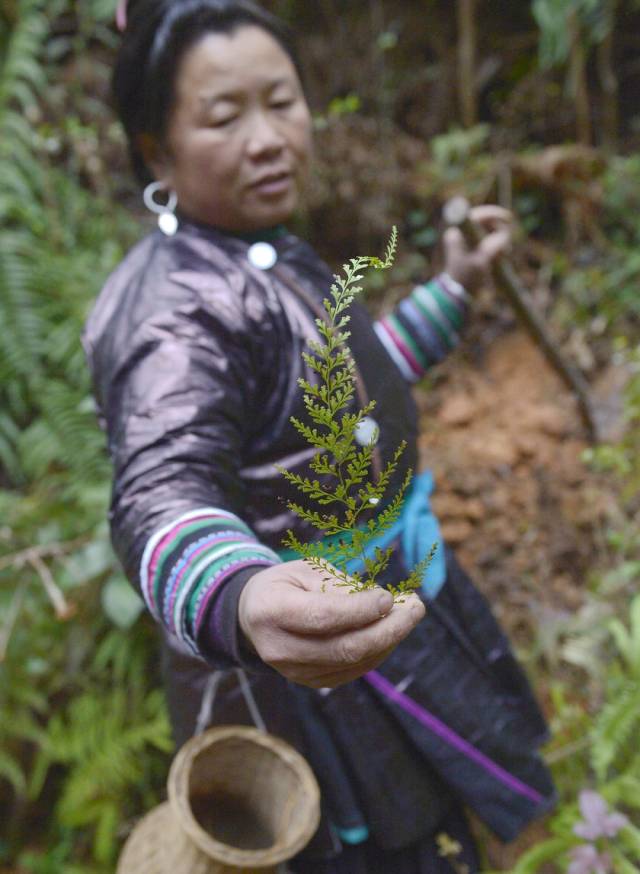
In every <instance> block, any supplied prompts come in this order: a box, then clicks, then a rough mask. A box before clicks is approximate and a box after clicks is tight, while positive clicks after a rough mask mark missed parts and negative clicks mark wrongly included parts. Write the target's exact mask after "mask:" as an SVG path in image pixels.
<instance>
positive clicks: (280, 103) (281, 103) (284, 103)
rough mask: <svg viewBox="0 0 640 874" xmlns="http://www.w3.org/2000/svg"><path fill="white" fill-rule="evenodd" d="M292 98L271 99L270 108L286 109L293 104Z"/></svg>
mask: <svg viewBox="0 0 640 874" xmlns="http://www.w3.org/2000/svg"><path fill="white" fill-rule="evenodd" d="M293 103H294V101H293V100H289V99H287V100H273V101H272V102H271V108H272V109H288V108H289V107H290V106H293Z"/></svg>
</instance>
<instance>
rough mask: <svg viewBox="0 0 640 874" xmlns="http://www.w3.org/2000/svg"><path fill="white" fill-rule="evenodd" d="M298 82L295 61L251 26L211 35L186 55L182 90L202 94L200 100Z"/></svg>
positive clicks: (179, 76)
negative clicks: (248, 89)
mask: <svg viewBox="0 0 640 874" xmlns="http://www.w3.org/2000/svg"><path fill="white" fill-rule="evenodd" d="M292 80H293V81H297V73H296V70H295V67H294V65H293V62H292V61H291V59H290V58H289V56H288V55H287V53H286V52H285V51H284V50H283V49H282V47H281V46H280V45H279V44H278V42H277V41H276V40H275V39H274V38H273V37H272V36H271V35H270V34H269V33H267V32H266V31H264V30H262V29H261V28H259V27H255V26H253V25H247V26H243V27H240V28H238V29H237V30H234V31H233V32H232V33H228V34H227V33H207V34H205V35H204V36H203V37H202V38H201V39H200V40H198V42H197V43H196V44H195V45H194V46H192V47H191V48H190V49H189V50H188V51H187V52H186V54H185V56H184V58H183V59H182V63H181V65H180V71H179V74H178V81H177V85H178V91H182V92H185V93H187V92H190V96H194V92H193V90H192V89H193V88H194V87H195V88H198V89H202V90H199V91H198V95H197V97H198V99H205V100H211V99H216V98H219V97H221V96H225V95H234V94H236V93H238V91H243V90H245V89H247V88H270V87H276V86H277V85H278V84H280V83H282V82H290V81H292Z"/></svg>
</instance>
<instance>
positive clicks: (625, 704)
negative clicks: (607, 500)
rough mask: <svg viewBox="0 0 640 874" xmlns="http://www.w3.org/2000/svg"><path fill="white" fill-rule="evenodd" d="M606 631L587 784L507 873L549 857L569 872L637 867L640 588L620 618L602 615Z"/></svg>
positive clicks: (628, 873) (628, 871) (520, 873)
mask: <svg viewBox="0 0 640 874" xmlns="http://www.w3.org/2000/svg"><path fill="white" fill-rule="evenodd" d="M608 633H609V636H610V639H611V642H612V644H613V647H614V658H613V659H612V660H611V662H610V664H609V666H608V670H607V674H606V682H605V691H604V696H605V699H604V703H603V706H602V708H601V709H600V710H599V712H598V713H597V714H596V715H595V717H594V719H593V722H592V724H591V727H590V728H589V729H587V732H588V733H587V736H586V737H585V741H586V744H585V745H584V748H585V750H586V762H585V764H586V771H585V780H586V783H587V786H589V787H590V788H587V787H586V786H585V787H583V789H582V790H581V791H580V792H579V794H578V798H575V799H572V800H568V801H566V802H565V803H563V804H562V805H561V806H560V808H559V810H558V812H557V813H556V814H555V816H554V817H553V818H552V820H551V822H550V831H551V833H552V837H550V838H549V839H548V840H545V841H542V842H541V843H539V844H538V845H537V846H536V847H534V848H533V849H532V850H530V851H529V852H527V853H525V854H524V855H523V856H522V857H521V858H520V859H519V860H518V862H517V863H516V865H515V866H514V868H513V872H512V874H535V872H538V871H541V870H543V866H545V865H548V864H550V863H551V862H554V863H555V864H556V866H558V865H559V867H557V868H556V870H559V871H569V872H571V874H589V872H590V871H603V872H612V874H613V872H615V874H632V872H637V871H638V870H640V750H639V749H638V741H637V738H638V733H639V732H640V595H636V597H635V598H634V599H633V601H632V602H631V606H630V611H629V618H628V621H627V622H626V623H624V622H622V621H620V620H619V619H612V620H610V621H609V622H608ZM598 866H599V867H598Z"/></svg>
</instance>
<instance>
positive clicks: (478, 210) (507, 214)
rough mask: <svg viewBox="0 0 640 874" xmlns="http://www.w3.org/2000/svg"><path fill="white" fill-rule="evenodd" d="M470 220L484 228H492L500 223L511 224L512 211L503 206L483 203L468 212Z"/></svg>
mask: <svg viewBox="0 0 640 874" xmlns="http://www.w3.org/2000/svg"><path fill="white" fill-rule="evenodd" d="M469 218H470V219H471V221H472V222H473V223H474V224H476V225H480V226H481V227H482V228H484V229H486V230H489V231H490V230H493V229H494V228H496V227H497V226H498V225H500V224H507V225H513V224H514V216H513V213H512V212H511V211H510V210H508V209H505V208H504V207H503V206H496V205H495V204H492V203H485V204H483V205H482V206H474V207H472V209H471V210H470V212H469Z"/></svg>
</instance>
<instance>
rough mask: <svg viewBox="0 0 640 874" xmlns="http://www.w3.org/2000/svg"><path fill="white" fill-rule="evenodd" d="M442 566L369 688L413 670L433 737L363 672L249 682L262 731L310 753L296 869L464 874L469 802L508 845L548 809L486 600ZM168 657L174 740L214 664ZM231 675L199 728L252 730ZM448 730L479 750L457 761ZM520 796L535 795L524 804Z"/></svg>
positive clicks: (395, 683) (534, 714)
mask: <svg viewBox="0 0 640 874" xmlns="http://www.w3.org/2000/svg"><path fill="white" fill-rule="evenodd" d="M447 559H448V561H447V565H448V567H447V570H448V575H447V582H446V584H445V586H444V588H443V590H442V591H441V593H440V594H439V596H438V598H437V599H436V601H435V602H431V603H430V609H429V612H428V616H427V619H426V620H425V621H424V622H423V623H421V626H420V631H416V632H414V634H413V635H410V636H409V638H408V639H407V641H405V642H404V643H403V644H401V646H400V647H398V650H397V651H396V652H395V653H394V654H393V655H392V657H390V659H388V660H387V662H385V665H384V666H382V667H381V668H380V669H379V670H380V671H382V674H381V675H380V677H378V678H377V679H378V681H379V682H378V685H379V684H380V683H384V684H385V685H389V686H390V687H391V688H392V689H396V688H397V689H402V688H405V687H406V686H405V684H404V683H403V682H402V678H403V676H404V673H407V674H409V672H410V674H411V676H412V677H413V680H412V683H413V685H412V686H411V688H410V692H411V694H414V688H415V694H417V695H419V696H421V700H423V703H424V704H425V706H428V707H429V708H430V710H431V712H430V713H428V711H426V710H425V711H424V713H422V712H421V713H420V714H419V716H421V717H424V716H425V714H426V715H427V716H428V718H429V720H430V722H429V724H430V725H434V724H435V725H436V727H437V726H440V730H439V733H438V731H436V733H435V734H434V733H433V731H431V730H427V731H425V730H424V728H422V726H421V722H420V721H419V720H416V719H414V717H413V715H412V714H408V713H407V712H405V711H404V710H403V709H402V707H401V706H400V707H399V706H396V703H395V700H394V701H392V700H391V699H388V698H386V697H385V695H380V690H379V689H377V688H376V684H375V683H372V682H370V680H371V678H370V677H369V675H367V678H365V679H362V680H357V681H355V682H353V683H350V684H348V685H347V686H342V687H339V688H338V689H336V690H333V691H332V692H331V693H330V694H328V695H326V696H324V695H322V694H318V693H316V692H313V691H312V690H305V689H303V688H302V687H299V686H295V685H293V684H290V683H288V682H287V681H286V680H284V678H283V677H282V676H280V675H279V674H277V673H276V672H275V671H273V670H271V669H268V668H266V669H265V670H264V672H260V673H254V674H252V675H251V676H250V677H249V680H250V685H251V690H252V694H253V697H254V698H255V701H256V703H257V706H258V709H259V710H260V712H261V715H262V717H263V720H264V722H265V724H266V726H267V728H268V730H269V731H270V732H271V733H272V734H274V735H277V736H278V737H281V738H282V739H283V740H285V741H287V742H288V743H290V744H291V745H292V746H293V747H294V748H296V749H297V750H299V751H300V752H301V753H302V754H303V755H304V756H305V757H306V758H307V760H308V761H309V763H310V765H311V767H312V769H313V770H314V772H315V773H316V776H317V777H318V781H319V783H320V787H321V791H322V799H323V817H322V821H321V825H320V828H319V829H318V832H317V834H316V835H315V837H314V838H313V840H312V841H311V843H310V845H309V846H308V847H307V848H306V849H305V851H304V852H303V853H302V854H301V856H300V857H298V858H297V859H296V860H293V861H292V862H291V863H290V866H291V869H292V870H293V871H295V872H296V874H297V872H309V874H314V872H318V874H322V872H327V874H334V872H335V874H341V872H344V874H347V872H348V874H359V872H363V874H365V872H367V874H369V872H373V874H375V872H380V874H383V872H384V874H403V872H406V874H422V872H443V874H445V872H464V871H466V872H467V874H472V872H475V871H477V870H478V862H477V858H476V851H475V848H474V842H473V838H472V836H471V833H470V831H469V828H468V826H467V824H466V821H465V818H464V815H463V813H462V809H463V804H464V803H468V804H470V806H471V807H472V808H473V809H474V810H475V812H476V813H477V814H478V815H479V816H480V817H481V818H482V819H485V820H487V824H488V825H489V826H490V827H492V828H493V831H494V832H495V833H497V834H498V835H500V836H501V837H502V838H503V839H511V838H512V837H514V836H515V834H517V833H518V832H519V831H520V830H521V829H522V828H523V827H524V826H525V825H526V824H527V822H528V821H529V820H530V819H531V818H532V817H533V816H534V815H536V814H537V813H538V812H539V811H540V810H544V807H545V805H546V800H545V798H544V796H548V797H550V796H551V793H552V785H551V784H550V782H549V781H548V778H547V775H546V772H545V771H544V769H543V768H542V765H541V763H539V762H538V760H537V756H536V755H535V747H536V746H537V744H538V742H539V741H538V735H540V734H542V733H543V732H544V729H545V726H544V720H543V719H542V717H541V714H539V711H538V709H537V706H536V704H535V701H534V699H533V697H532V696H531V693H530V690H529V688H528V685H527V683H526V679H525V678H524V675H522V673H521V671H520V669H519V668H518V666H517V665H516V663H515V661H514V660H513V657H512V655H511V653H510V651H509V646H508V642H507V641H506V638H504V636H503V635H502V633H501V630H500V629H499V626H498V625H497V624H496V623H495V619H494V618H493V617H492V615H491V612H490V610H489V607H488V605H487V604H486V602H485V601H484V600H483V599H482V598H481V596H480V595H479V593H478V592H477V591H476V590H475V589H474V587H473V585H472V583H471V581H470V580H469V579H468V577H467V576H466V574H465V573H464V572H463V571H462V569H461V568H460V567H459V566H458V565H457V563H456V562H455V559H454V558H453V556H452V555H451V554H450V553H448V555H447ZM164 654H165V677H166V685H167V696H168V704H169V712H170V716H171V721H172V724H173V728H174V734H175V737H176V741H177V743H178V744H182V743H184V742H185V741H186V740H188V739H189V738H190V737H191V736H192V735H193V734H194V732H195V729H196V723H197V722H198V721H199V720H198V716H199V715H200V716H202V714H201V713H200V711H201V706H202V701H203V695H204V691H205V688H206V686H207V684H208V683H209V681H210V678H211V676H212V668H211V667H210V666H208V665H207V664H206V663H205V662H203V661H202V660H199V659H197V658H194V657H193V656H192V655H191V654H190V653H188V652H184V651H181V649H180V644H178V642H177V641H175V640H166V641H165V647H164ZM373 673H377V672H373ZM396 674H397V676H396ZM237 680H238V678H237V676H236V672H235V671H233V670H230V671H225V672H224V673H223V674H222V675H221V681H220V685H219V687H218V691H217V693H216V699H215V703H214V707H213V710H212V712H211V713H208V712H207V714H205V716H206V717H207V719H206V720H204V721H202V720H200V727H201V728H202V727H204V726H205V725H207V724H211V725H213V724H215V725H225V724H226V725H228V724H240V725H241V724H252V718H251V715H250V713H249V711H248V708H247V702H246V700H245V699H244V696H243V694H242V693H241V690H240V687H239V685H238V681H237ZM395 697H397V696H395ZM449 717H450V719H449ZM423 721H424V720H423ZM449 725H452V726H460V727H461V728H462V729H463V731H464V734H465V735H466V736H467V737H472V739H473V743H475V744H477V745H479V748H476V747H473V748H471V749H470V750H469V749H467V752H466V753H464V754H459V750H460V745H461V743H463V741H462V740H461V739H460V737H453V739H452V732H451V731H450V730H449V729H448V728H447V727H446V726H449ZM442 726H445V728H446V731H445V733H444V734H445V736H444V737H443V731H442ZM464 743H466V742H464ZM466 747H467V748H468V747H469V744H467V745H466ZM483 749H484V750H485V752H488V753H489V754H490V755H494V758H495V757H496V756H498V757H499V756H501V755H503V754H504V755H506V757H507V759H508V760H509V761H510V762H512V763H513V764H514V765H515V767H516V769H517V773H518V774H519V775H520V776H521V777H524V778H526V780H528V781H529V782H532V783H533V784H534V786H533V787H531V786H529V785H524V784H523V783H522V781H521V780H519V779H515V778H514V777H513V776H512V775H511V774H509V773H507V772H505V771H504V769H501V768H499V767H498V766H497V765H496V764H495V762H493V761H490V760H489V759H487V756H486V755H484V753H483V752H482V750H483ZM504 755H503V757H504ZM498 761H500V758H498ZM496 780H497V782H496ZM536 780H537V784H535V782H534V781H536ZM501 781H502V782H501ZM547 784H548V785H547ZM536 786H537V788H536ZM523 792H524V793H528V794H529V795H532V794H533V793H535V796H536V797H535V798H534V800H533V801H532V800H531V799H530V798H528V797H525V796H523ZM467 796H469V797H468V798H467ZM538 796H539V798H538ZM541 802H544V803H541ZM363 826H366V827H367V828H368V830H369V834H370V838H369V840H368V841H367V842H365V843H363V844H360V845H356V846H349V845H347V844H342V843H341V842H340V840H337V839H336V828H335V827H339V830H340V829H345V830H347V831H350V830H352V829H359V828H362V827H363ZM441 833H444V834H445V835H447V836H449V837H450V838H451V839H453V840H454V841H457V842H458V843H459V844H460V846H461V848H462V849H461V853H460V855H459V856H458V857H456V858H453V859H451V860H447V859H446V858H444V857H443V856H442V855H440V852H439V847H438V844H437V841H436V838H437V836H438V835H439V834H441ZM296 866H297V867H296Z"/></svg>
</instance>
